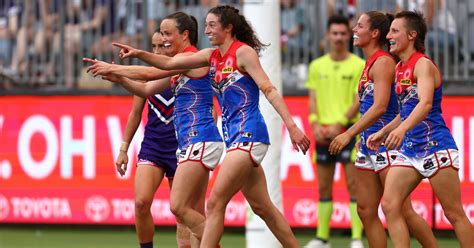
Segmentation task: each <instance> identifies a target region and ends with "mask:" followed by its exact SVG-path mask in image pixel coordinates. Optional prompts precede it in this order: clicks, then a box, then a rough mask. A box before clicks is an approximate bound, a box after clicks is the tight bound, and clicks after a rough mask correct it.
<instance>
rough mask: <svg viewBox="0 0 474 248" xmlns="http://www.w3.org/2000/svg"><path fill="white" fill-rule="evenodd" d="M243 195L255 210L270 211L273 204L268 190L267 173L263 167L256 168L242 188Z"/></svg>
mask: <svg viewBox="0 0 474 248" xmlns="http://www.w3.org/2000/svg"><path fill="white" fill-rule="evenodd" d="M242 193H243V194H244V196H245V199H246V200H247V202H248V203H249V205H250V206H251V207H252V209H254V210H270V209H272V207H273V205H272V204H273V203H272V202H271V200H270V196H269V195H268V189H267V181H266V178H265V173H264V172H263V168H262V167H261V166H259V167H255V168H254V169H253V171H252V173H250V175H249V177H248V179H247V181H246V182H245V184H244V186H243V187H242Z"/></svg>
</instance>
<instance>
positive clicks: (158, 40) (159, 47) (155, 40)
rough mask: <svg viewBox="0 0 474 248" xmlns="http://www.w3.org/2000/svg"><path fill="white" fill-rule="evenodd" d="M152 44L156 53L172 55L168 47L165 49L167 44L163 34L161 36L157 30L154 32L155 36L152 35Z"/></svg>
mask: <svg viewBox="0 0 474 248" xmlns="http://www.w3.org/2000/svg"><path fill="white" fill-rule="evenodd" d="M151 46H152V48H153V53H154V54H162V55H166V56H170V55H169V54H168V49H165V46H164V43H163V36H161V34H160V33H158V32H155V33H154V34H153V36H152V37H151Z"/></svg>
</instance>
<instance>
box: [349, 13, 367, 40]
mask: <svg viewBox="0 0 474 248" xmlns="http://www.w3.org/2000/svg"><path fill="white" fill-rule="evenodd" d="M370 24H371V23H370V18H369V16H368V15H365V14H363V15H361V16H360V18H359V20H358V21H357V24H356V25H355V27H354V28H353V29H352V31H353V32H354V46H356V47H364V46H366V45H367V44H369V43H370V41H371V39H372V30H370Z"/></svg>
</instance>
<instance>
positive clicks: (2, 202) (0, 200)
mask: <svg viewBox="0 0 474 248" xmlns="http://www.w3.org/2000/svg"><path fill="white" fill-rule="evenodd" d="M9 212H10V207H9V205H8V200H7V198H5V197H4V196H3V195H0V220H4V219H6V218H7V216H8V213H9Z"/></svg>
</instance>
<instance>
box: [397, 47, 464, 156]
mask: <svg viewBox="0 0 474 248" xmlns="http://www.w3.org/2000/svg"><path fill="white" fill-rule="evenodd" d="M420 58H428V57H427V56H426V55H424V54H423V53H420V52H415V53H413V54H412V55H411V56H410V58H409V59H408V60H407V61H406V63H404V64H403V63H402V62H399V63H398V65H397V67H396V70H395V82H396V88H395V90H396V92H397V95H398V100H399V104H400V116H401V118H402V121H403V120H405V119H406V118H408V116H409V115H410V114H411V112H412V111H413V109H414V108H415V107H416V105H417V104H418V102H419V98H418V85H417V81H416V79H415V77H414V76H413V72H414V69H415V65H416V62H417V61H418V60H419V59H420ZM428 59H429V58H428ZM433 83H434V82H433ZM442 96H443V93H442V87H441V85H440V86H439V87H438V88H436V89H435V90H434V92H433V104H432V107H431V110H430V112H429V113H428V116H426V118H425V119H424V120H423V121H421V122H420V123H419V124H418V125H416V126H415V127H414V128H413V129H411V130H409V131H408V132H407V133H406V134H405V139H404V140H403V143H402V147H401V148H400V151H401V152H402V153H403V154H405V155H406V156H411V157H425V156H427V155H429V154H432V153H434V152H437V151H439V150H444V149H457V146H456V143H455V142H454V139H453V136H452V135H451V133H450V131H449V129H448V127H447V126H446V123H445V122H444V119H443V116H442V115H441V99H442Z"/></svg>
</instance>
